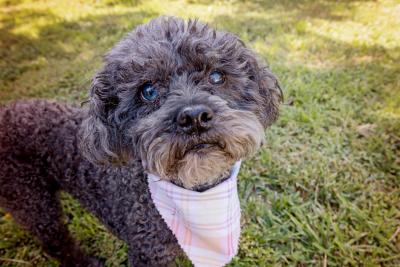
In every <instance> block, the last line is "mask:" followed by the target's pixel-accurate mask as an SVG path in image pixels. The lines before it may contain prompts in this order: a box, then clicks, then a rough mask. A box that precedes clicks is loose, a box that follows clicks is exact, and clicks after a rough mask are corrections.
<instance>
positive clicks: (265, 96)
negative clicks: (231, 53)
mask: <svg viewBox="0 0 400 267" xmlns="http://www.w3.org/2000/svg"><path fill="white" fill-rule="evenodd" d="M249 52H250V55H248V58H249V59H250V60H249V61H250V62H249V63H250V65H251V67H250V69H251V71H250V75H251V76H253V77H252V79H254V80H255V82H256V83H257V85H258V87H259V90H260V95H261V98H262V103H261V107H262V111H261V120H262V123H263V124H264V126H265V127H267V126H270V125H271V124H272V123H273V122H274V121H276V120H277V119H278V116H279V105H280V104H281V103H282V102H283V92H282V89H281V87H280V85H279V82H278V79H277V78H276V76H275V75H274V74H273V73H272V72H271V70H270V69H269V68H268V67H267V66H266V65H265V64H264V63H263V62H262V60H261V59H259V58H257V56H256V55H255V54H253V53H252V52H251V51H249Z"/></svg>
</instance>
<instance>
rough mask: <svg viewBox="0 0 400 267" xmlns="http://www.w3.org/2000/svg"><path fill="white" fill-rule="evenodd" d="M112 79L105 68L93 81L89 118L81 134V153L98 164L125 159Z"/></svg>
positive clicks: (116, 97) (84, 123)
mask: <svg viewBox="0 0 400 267" xmlns="http://www.w3.org/2000/svg"><path fill="white" fill-rule="evenodd" d="M112 76H113V75H112V72H111V71H107V70H106V69H104V70H102V71H101V72H99V73H97V74H96V75H95V77H94V78H93V80H92V85H91V89H90V98H89V101H88V103H89V110H88V116H87V117H86V118H85V119H84V120H83V122H82V125H81V128H80V132H79V138H80V140H79V146H80V150H81V152H82V153H83V155H84V156H85V157H86V158H87V159H88V160H89V161H91V162H92V163H95V164H108V163H118V162H121V161H122V158H123V157H122V155H123V153H122V151H121V149H122V148H121V143H122V136H121V131H120V129H119V127H118V124H117V123H115V122H114V116H113V114H112V113H113V110H114V109H115V108H116V106H118V102H119V99H118V96H117V95H116V92H115V88H113V82H112Z"/></svg>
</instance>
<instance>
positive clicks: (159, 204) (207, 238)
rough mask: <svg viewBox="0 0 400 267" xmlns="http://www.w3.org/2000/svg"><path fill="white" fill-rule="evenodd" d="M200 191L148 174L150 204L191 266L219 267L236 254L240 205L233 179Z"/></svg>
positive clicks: (236, 170)
mask: <svg viewBox="0 0 400 267" xmlns="http://www.w3.org/2000/svg"><path fill="white" fill-rule="evenodd" d="M240 163H241V162H240V161H238V162H236V163H235V165H234V166H233V168H232V171H231V175H230V177H229V178H228V179H227V180H225V181H223V182H222V183H220V184H218V185H217V186H215V187H213V188H211V189H208V190H206V191H204V192H196V191H191V190H187V189H184V188H182V187H179V186H176V185H174V184H172V183H170V182H168V181H164V180H161V179H160V178H159V177H157V176H155V175H152V174H148V183H149V188H150V193H151V197H152V199H153V202H154V204H155V206H156V208H157V210H158V212H159V213H160V214H161V217H162V218H163V219H164V221H165V222H166V224H167V225H168V227H169V229H170V230H171V231H172V232H173V233H174V235H175V237H176V239H177V240H178V243H179V245H180V246H181V248H182V249H183V251H184V252H185V253H186V255H187V256H188V257H189V259H190V260H191V261H192V263H193V264H194V266H195V267H221V266H225V265H226V264H227V263H229V262H230V261H231V260H232V258H233V257H234V256H235V255H236V253H237V251H238V247H239V237H240V203H239V197H238V193H237V182H236V177H237V175H238V173H239V169H240Z"/></svg>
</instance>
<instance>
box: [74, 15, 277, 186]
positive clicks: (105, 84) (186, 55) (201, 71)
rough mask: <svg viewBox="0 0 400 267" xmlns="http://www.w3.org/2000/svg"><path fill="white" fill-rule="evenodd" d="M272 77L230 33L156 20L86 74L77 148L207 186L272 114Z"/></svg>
mask: <svg viewBox="0 0 400 267" xmlns="http://www.w3.org/2000/svg"><path fill="white" fill-rule="evenodd" d="M281 99H282V92H281V90H280V88H279V85H278V82H277V79H276V78H275V76H274V75H273V74H272V73H271V72H270V70H269V69H268V68H266V67H265V66H264V65H263V64H262V63H261V62H260V61H259V60H258V59H257V57H256V56H255V54H254V53H253V52H252V51H251V50H250V49H248V48H246V47H245V45H244V44H243V43H242V42H241V41H240V40H239V38H238V37H237V36H235V35H233V34H231V33H227V32H221V31H215V30H213V29H211V28H210V27H208V26H207V25H204V24H202V23H200V22H198V21H189V22H187V23H186V22H185V21H183V20H181V19H178V18H173V17H161V18H157V19H154V20H152V21H150V22H149V23H147V24H144V25H141V26H138V27H137V28H136V29H135V30H134V31H132V32H131V33H129V34H128V35H127V36H126V37H125V38H124V39H123V40H122V41H120V42H119V43H118V44H117V45H116V46H115V47H114V48H113V49H112V50H111V51H110V52H109V53H108V54H107V55H106V57H105V65H104V67H103V69H102V70H101V71H100V72H98V73H97V75H96V76H95V77H94V79H93V84H92V88H91V92H90V106H89V116H88V118H87V119H86V120H85V121H84V122H83V124H82V128H81V133H80V135H81V149H82V151H83V153H84V155H85V156H86V157H87V158H88V159H89V160H90V161H92V162H94V163H100V164H104V163H114V164H129V161H130V160H133V159H138V158H139V159H140V160H141V162H142V164H143V167H144V168H145V170H146V171H148V172H151V173H154V174H156V175H159V176H160V177H162V178H163V179H167V180H170V181H172V182H174V183H175V184H178V185H181V186H183V187H185V188H188V189H196V188H199V187H201V186H204V185H211V184H215V183H216V182H217V181H218V180H219V179H221V178H222V177H223V176H224V174H226V172H227V171H228V170H229V169H230V168H231V166H232V165H233V164H234V162H235V161H237V160H239V159H243V158H246V157H248V156H249V155H251V154H252V153H254V152H255V151H256V150H257V149H258V148H259V147H260V145H261V144H262V142H263V138H264V129H265V128H266V127H267V126H269V125H270V124H271V123H272V122H274V121H275V120H276V119H277V117H278V108H279V103H280V101H281Z"/></svg>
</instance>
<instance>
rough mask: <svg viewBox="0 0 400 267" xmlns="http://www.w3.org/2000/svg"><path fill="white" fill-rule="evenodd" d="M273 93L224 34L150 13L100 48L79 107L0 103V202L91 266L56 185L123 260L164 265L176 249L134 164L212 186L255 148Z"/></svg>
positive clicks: (272, 83) (188, 184) (60, 252)
mask: <svg viewBox="0 0 400 267" xmlns="http://www.w3.org/2000/svg"><path fill="white" fill-rule="evenodd" d="M281 98H282V93H281V90H280V88H279V85H278V82H277V79H276V78H275V76H274V75H273V74H272V73H271V72H270V70H269V69H268V68H266V67H265V66H263V64H262V63H260V61H259V60H258V59H257V58H256V56H255V54H254V53H253V52H252V51H251V50H249V49H248V48H246V47H245V45H244V44H243V43H242V42H241V41H240V40H239V39H238V37H236V36H235V35H233V34H231V33H227V32H221V31H215V30H213V29H211V28H210V27H208V26H207V25H204V24H201V23H199V22H197V21H189V22H184V21H183V20H181V19H178V18H173V17H161V18H158V19H154V20H152V21H151V22H149V23H147V24H144V25H141V26H138V27H137V28H136V29H135V30H134V31H132V32H131V33H129V34H128V35H127V36H126V37H125V38H124V39H123V40H122V41H120V42H119V43H118V44H117V45H116V46H115V47H114V48H113V49H112V50H111V51H110V52H109V53H108V54H107V55H106V57H105V64H104V67H103V68H102V70H100V71H99V72H98V73H97V74H96V75H95V77H94V79H93V83H92V87H91V91H90V99H89V108H88V109H80V108H75V107H71V106H69V105H65V104H59V103H53V102H49V101H45V100H31V101H18V102H16V103H14V104H10V105H8V106H5V107H2V108H0V206H1V207H3V208H5V210H7V211H9V212H10V213H11V214H12V216H13V217H14V218H15V220H16V221H17V222H18V223H20V224H21V225H22V226H24V227H25V228H26V229H28V230H29V231H31V232H32V233H33V234H35V235H36V236H37V238H38V239H39V240H40V241H41V243H42V245H43V247H44V249H45V251H46V252H47V253H48V254H49V255H51V256H52V257H54V258H57V259H58V260H59V261H60V262H61V265H62V266H82V267H87V266H101V265H102V263H101V261H99V260H98V259H97V258H95V257H89V256H87V255H86V254H85V253H84V252H83V251H82V250H81V249H80V248H79V247H78V246H77V244H76V241H74V239H73V238H72V237H71V236H70V234H69V233H68V230H67V227H66V225H65V224H64V222H63V219H62V213H61V209H60V203H59V200H58V192H59V191H60V190H63V191H66V192H68V193H69V194H71V195H72V196H73V197H74V198H76V199H77V200H79V201H80V203H82V205H83V206H84V207H85V208H86V209H87V210H88V211H90V212H91V213H93V214H94V215H95V216H96V217H97V218H99V220H100V221H101V222H102V223H103V224H104V225H106V226H107V228H108V229H109V230H110V231H111V232H112V233H113V234H114V235H116V236H117V237H119V238H120V239H122V240H124V241H125V242H126V243H127V244H128V247H129V262H130V264H131V265H132V266H166V265H167V264H169V263H170V262H171V261H172V260H173V259H174V258H175V257H176V256H177V255H178V254H179V253H181V249H180V248H179V246H178V244H177V241H176V239H175V237H174V235H173V234H172V232H171V231H170V230H169V229H168V227H167V225H166V224H165V223H164V221H163V220H162V218H161V217H160V215H159V213H158V212H157V210H156V208H155V206H154V204H153V202H152V199H151V197H150V193H149V189H148V184H147V180H146V175H145V173H146V172H150V173H155V174H157V175H159V176H160V177H162V178H163V179H167V180H169V181H171V182H173V183H175V184H177V185H180V186H182V187H185V188H188V189H193V190H198V191H202V190H206V189H207V188H210V187H211V186H213V185H216V184H217V183H219V182H221V181H222V180H223V179H224V177H226V174H227V172H228V170H229V169H230V167H231V166H232V165H233V163H234V162H235V161H237V160H239V159H243V158H246V157H248V156H249V155H251V154H252V153H253V152H254V151H256V150H257V149H258V148H259V147H260V145H261V143H262V140H263V135H264V129H265V128H266V127H267V126H269V125H270V124H271V123H272V122H274V121H275V120H276V119H277V117H278V108H279V103H280V101H281Z"/></svg>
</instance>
